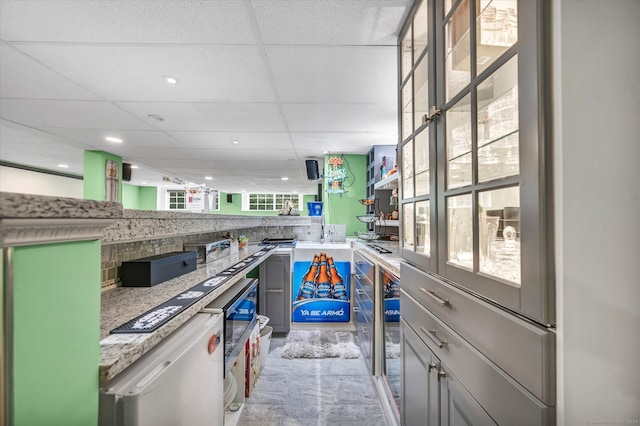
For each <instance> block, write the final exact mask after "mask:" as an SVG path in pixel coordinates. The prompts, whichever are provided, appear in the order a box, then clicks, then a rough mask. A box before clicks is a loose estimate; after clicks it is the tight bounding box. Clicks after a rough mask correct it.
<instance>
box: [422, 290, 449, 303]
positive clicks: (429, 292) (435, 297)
mask: <svg viewBox="0 0 640 426" xmlns="http://www.w3.org/2000/svg"><path fill="white" fill-rule="evenodd" d="M420 291H422V292H423V293H426V294H427V296H429V297H430V298H432V299H433V300H435V301H436V302H437V303H438V304H439V305H442V306H446V305H448V304H449V299H443V298H442V297H440V296H438V295H437V294H436V292H435V291H434V290H427V289H426V288H424V287H420Z"/></svg>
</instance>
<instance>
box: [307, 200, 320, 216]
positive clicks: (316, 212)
mask: <svg viewBox="0 0 640 426" xmlns="http://www.w3.org/2000/svg"><path fill="white" fill-rule="evenodd" d="M307 208H308V209H309V216H322V203H321V202H319V201H309V202H308V203H307Z"/></svg>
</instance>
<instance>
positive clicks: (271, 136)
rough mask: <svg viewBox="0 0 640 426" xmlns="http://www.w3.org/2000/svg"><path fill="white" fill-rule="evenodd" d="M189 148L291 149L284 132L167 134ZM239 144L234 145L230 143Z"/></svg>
mask: <svg viewBox="0 0 640 426" xmlns="http://www.w3.org/2000/svg"><path fill="white" fill-rule="evenodd" d="M167 133H168V134H169V135H171V136H172V137H173V138H175V140H178V141H180V142H181V143H182V144H184V145H185V146H188V147H189V148H213V147H215V148H220V149H230V148H232V147H233V150H236V151H242V152H246V150H251V149H260V148H265V147H269V148H273V149H291V140H290V139H289V134H288V133H284V132H273V133H267V132H253V133H249V132H167ZM234 140H237V141H238V142H239V143H238V144H237V145H234V144H233V143H232V141H234Z"/></svg>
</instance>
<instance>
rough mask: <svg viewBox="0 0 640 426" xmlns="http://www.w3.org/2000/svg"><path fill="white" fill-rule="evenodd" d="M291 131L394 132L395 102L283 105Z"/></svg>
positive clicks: (395, 125)
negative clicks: (378, 103)
mask: <svg viewBox="0 0 640 426" xmlns="http://www.w3.org/2000/svg"><path fill="white" fill-rule="evenodd" d="M283 109H284V114H285V117H286V118H287V122H288V123H289V129H290V130H291V131H293V132H327V131H329V132H394V131H396V129H397V126H398V123H397V116H396V115H395V114H396V110H397V108H396V105H395V104H380V105H370V104H330V103H326V104H301V103H296V104H294V103H287V104H284V105H283Z"/></svg>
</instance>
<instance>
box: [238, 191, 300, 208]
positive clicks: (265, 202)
mask: <svg viewBox="0 0 640 426" xmlns="http://www.w3.org/2000/svg"><path fill="white" fill-rule="evenodd" d="M287 201H289V202H290V203H291V207H292V208H294V209H298V210H299V209H300V205H301V196H300V195H299V194H255V193H254V194H242V210H249V211H277V210H281V209H283V208H284V207H285V204H286V202H287Z"/></svg>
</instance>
